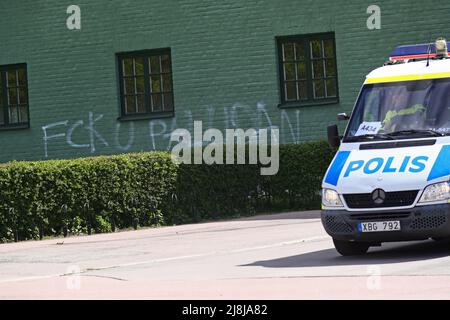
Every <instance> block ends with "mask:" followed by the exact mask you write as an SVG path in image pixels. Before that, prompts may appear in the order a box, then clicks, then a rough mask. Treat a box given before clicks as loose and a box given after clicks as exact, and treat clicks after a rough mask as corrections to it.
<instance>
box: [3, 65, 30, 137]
mask: <svg viewBox="0 0 450 320" xmlns="http://www.w3.org/2000/svg"><path fill="white" fill-rule="evenodd" d="M28 127H29V114H28V87H27V66H26V65H25V64H16V65H6V66H0V129H4V128H28Z"/></svg>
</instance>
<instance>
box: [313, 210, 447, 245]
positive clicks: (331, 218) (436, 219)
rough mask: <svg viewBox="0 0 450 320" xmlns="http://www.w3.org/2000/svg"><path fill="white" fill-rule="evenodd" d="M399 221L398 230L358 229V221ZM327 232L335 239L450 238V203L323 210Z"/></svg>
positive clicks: (399, 239) (323, 221) (370, 240)
mask: <svg viewBox="0 0 450 320" xmlns="http://www.w3.org/2000/svg"><path fill="white" fill-rule="evenodd" d="M372 221H400V226H401V230H400V231H387V232H366V233H362V232H359V231H358V224H359V223H360V222H372ZM322 224H323V226H324V228H325V230H326V232H327V233H328V234H329V235H330V236H331V237H333V238H334V239H337V240H347V241H362V242H370V243H381V242H391V241H408V240H425V239H428V238H446V237H450V204H439V205H428V206H420V207H415V208H413V209H405V210H403V209H402V210H389V211H386V210H384V211H365V212H364V211H346V210H322Z"/></svg>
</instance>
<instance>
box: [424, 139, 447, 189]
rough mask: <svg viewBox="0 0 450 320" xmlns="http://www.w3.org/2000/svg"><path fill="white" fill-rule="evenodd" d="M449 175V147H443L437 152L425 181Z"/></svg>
mask: <svg viewBox="0 0 450 320" xmlns="http://www.w3.org/2000/svg"><path fill="white" fill-rule="evenodd" d="M448 175H450V145H448V146H443V147H442V149H441V151H440V152H439V154H438V156H437V158H436V161H435V162H434V165H433V168H431V171H430V174H429V175H428V179H427V181H430V180H434V179H437V178H441V177H445V176H448Z"/></svg>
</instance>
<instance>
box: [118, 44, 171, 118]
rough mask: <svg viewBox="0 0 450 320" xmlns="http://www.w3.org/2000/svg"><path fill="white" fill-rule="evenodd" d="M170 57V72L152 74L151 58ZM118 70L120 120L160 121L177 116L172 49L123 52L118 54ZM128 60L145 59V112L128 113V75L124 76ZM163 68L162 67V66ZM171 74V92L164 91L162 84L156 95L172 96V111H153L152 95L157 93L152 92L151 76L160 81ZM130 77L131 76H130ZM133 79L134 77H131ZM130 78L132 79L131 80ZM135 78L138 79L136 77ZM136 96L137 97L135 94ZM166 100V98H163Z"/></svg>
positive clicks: (160, 71)
mask: <svg viewBox="0 0 450 320" xmlns="http://www.w3.org/2000/svg"><path fill="white" fill-rule="evenodd" d="M163 55H168V57H169V60H168V63H169V68H170V70H169V72H162V70H159V73H154V74H153V73H152V74H151V73H150V71H151V70H150V69H151V67H150V63H149V59H150V57H151V56H159V57H161V56H163ZM116 56H117V59H116V61H117V68H118V75H119V94H120V96H119V99H120V116H119V118H118V120H121V121H127V120H140V119H158V118H170V117H174V116H175V98H174V88H173V65H172V52H171V49H170V48H160V49H148V50H139V51H130V52H121V53H117V54H116ZM127 58H144V59H143V60H144V70H143V72H144V74H143V75H142V77H144V92H143V93H142V95H143V96H144V108H145V112H140V113H138V112H136V113H127V110H126V103H125V99H126V96H127V94H126V93H125V88H124V79H125V78H127V76H126V75H124V72H123V60H124V59H127ZM160 67H161V66H160ZM166 74H169V75H170V88H171V91H164V89H163V87H162V82H160V86H161V87H160V90H161V91H160V92H158V93H156V94H158V95H159V94H160V95H161V96H163V95H164V94H168V95H170V98H171V100H172V109H171V110H165V111H164V110H162V111H152V110H150V109H151V98H152V95H153V94H155V93H152V92H151V90H150V85H151V79H150V78H151V76H152V75H154V76H160V79H162V77H163V75H166ZM128 77H129V76H128ZM131 77H133V76H131ZM131 77H130V78H131ZM134 77H138V76H136V75H134ZM134 95H137V93H136V92H135V93H134ZM162 99H164V98H162ZM162 109H164V106H162Z"/></svg>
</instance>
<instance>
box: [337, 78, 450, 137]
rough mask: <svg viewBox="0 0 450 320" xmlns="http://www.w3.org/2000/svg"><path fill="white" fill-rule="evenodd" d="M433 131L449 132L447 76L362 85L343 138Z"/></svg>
mask: <svg viewBox="0 0 450 320" xmlns="http://www.w3.org/2000/svg"><path fill="white" fill-rule="evenodd" d="M399 131H404V134H405V135H406V134H407V133H414V134H415V137H417V134H420V133H422V134H423V135H424V136H428V135H429V133H432V132H433V131H435V132H438V133H442V134H450V78H447V79H430V80H417V81H403V82H393V83H382V84H369V85H365V86H364V87H363V89H362V91H361V94H360V96H359V99H358V102H357V104H356V106H355V109H354V112H353V116H352V119H351V121H350V124H349V126H348V129H347V133H346V139H347V140H355V139H358V137H365V136H369V135H370V136H379V137H381V138H382V137H383V136H385V135H386V134H391V133H394V132H399Z"/></svg>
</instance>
